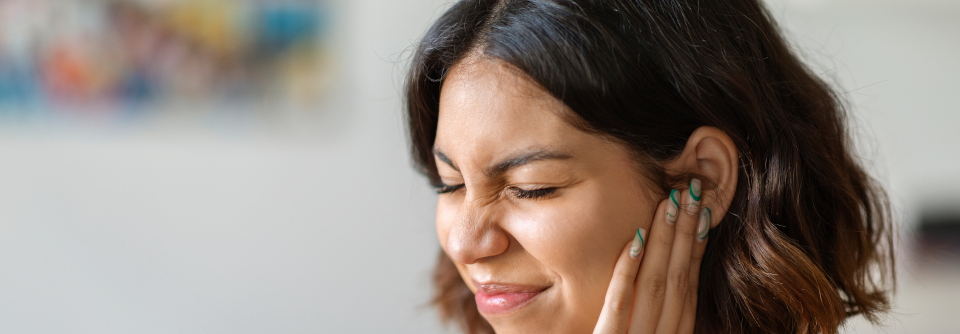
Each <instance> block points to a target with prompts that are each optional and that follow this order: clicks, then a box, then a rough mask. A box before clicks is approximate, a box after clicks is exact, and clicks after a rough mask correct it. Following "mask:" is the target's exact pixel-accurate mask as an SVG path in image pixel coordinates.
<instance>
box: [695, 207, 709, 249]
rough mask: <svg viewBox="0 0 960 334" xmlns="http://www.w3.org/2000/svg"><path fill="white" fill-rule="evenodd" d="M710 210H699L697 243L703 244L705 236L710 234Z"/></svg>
mask: <svg viewBox="0 0 960 334" xmlns="http://www.w3.org/2000/svg"><path fill="white" fill-rule="evenodd" d="M710 218H711V214H710V208H703V210H700V224H699V225H698V226H697V241H698V242H703V240H704V239H706V238H707V234H710V232H709V231H710Z"/></svg>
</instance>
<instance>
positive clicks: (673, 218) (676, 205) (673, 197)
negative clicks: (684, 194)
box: [667, 189, 680, 224]
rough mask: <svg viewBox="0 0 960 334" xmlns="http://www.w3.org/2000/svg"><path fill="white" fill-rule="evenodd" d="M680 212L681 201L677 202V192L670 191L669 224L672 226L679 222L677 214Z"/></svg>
mask: <svg viewBox="0 0 960 334" xmlns="http://www.w3.org/2000/svg"><path fill="white" fill-rule="evenodd" d="M679 212H680V201H679V200H677V190H676V189H672V190H670V203H667V222H668V223H670V224H673V223H676V222H677V213H679Z"/></svg>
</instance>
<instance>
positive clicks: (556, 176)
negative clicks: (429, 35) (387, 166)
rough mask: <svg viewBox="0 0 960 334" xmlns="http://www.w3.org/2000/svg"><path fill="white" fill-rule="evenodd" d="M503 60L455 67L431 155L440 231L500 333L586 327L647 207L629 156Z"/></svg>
mask: <svg viewBox="0 0 960 334" xmlns="http://www.w3.org/2000/svg"><path fill="white" fill-rule="evenodd" d="M569 113H570V111H569V110H568V108H567V107H566V106H565V105H563V103H561V102H560V101H559V100H557V99H555V98H553V97H552V96H551V95H550V94H549V93H547V92H546V91H545V90H543V89H542V88H540V87H539V86H538V85H536V84H534V83H532V82H531V81H529V80H527V79H525V78H524V77H522V76H520V75H518V74H517V72H516V71H515V70H514V69H513V68H511V67H509V66H508V65H506V64H504V63H503V62H501V61H497V60H493V59H489V58H485V57H482V56H480V57H473V58H468V59H467V60H464V61H461V62H460V64H458V65H457V66H454V67H453V69H452V70H451V71H450V72H449V74H448V76H447V77H446V79H445V81H444V84H443V88H442V92H441V94H440V118H439V123H438V128H437V137H436V143H435V146H434V153H435V157H436V161H437V168H438V169H439V172H440V176H441V179H442V181H443V183H444V185H445V186H444V187H443V188H442V189H441V191H440V192H441V194H440V196H439V200H438V203H437V235H438V237H439V238H440V244H441V246H442V247H443V249H444V250H445V251H446V252H447V254H448V255H449V256H450V258H451V259H452V260H453V261H454V263H455V264H456V266H457V269H458V270H459V271H460V275H461V277H463V280H464V281H465V282H466V283H467V285H468V286H469V287H470V289H471V290H472V291H473V292H474V293H475V294H476V300H477V305H478V308H479V309H480V311H481V313H482V314H483V316H484V318H486V319H487V320H488V321H489V322H490V323H491V325H493V327H494V329H495V330H496V331H497V333H586V332H590V331H592V329H593V326H594V324H596V321H597V318H598V317H599V315H600V309H601V307H602V306H603V298H604V293H605V292H606V289H607V286H608V284H609V282H610V279H611V277H612V275H613V268H614V264H615V263H616V260H617V257H618V256H619V254H620V253H621V251H622V250H623V248H624V246H625V245H627V243H628V242H630V241H631V240H632V238H633V234H634V232H635V231H636V229H637V228H645V229H649V228H650V226H649V225H650V222H651V221H652V217H653V214H654V210H655V209H656V208H655V205H656V201H655V199H654V196H655V195H654V194H655V192H654V191H652V189H653V188H652V187H653V185H652V183H651V182H650V181H648V180H647V179H646V178H644V177H642V176H641V174H640V172H639V171H638V169H637V167H636V164H634V163H633V161H632V160H631V157H630V154H629V153H628V152H627V150H626V149H625V148H624V147H623V146H622V145H621V144H618V143H617V142H616V141H613V140H609V139H606V138H604V137H602V136H599V135H595V134H589V133H586V132H583V131H580V130H578V129H576V128H575V127H573V126H572V125H570V124H569V123H568V122H566V121H565V120H564V117H563V116H562V115H565V114H569Z"/></svg>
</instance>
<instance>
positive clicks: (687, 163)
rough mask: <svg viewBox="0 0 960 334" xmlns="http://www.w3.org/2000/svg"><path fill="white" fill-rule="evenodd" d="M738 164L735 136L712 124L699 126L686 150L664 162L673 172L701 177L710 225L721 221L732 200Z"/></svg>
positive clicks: (714, 225)
mask: <svg viewBox="0 0 960 334" xmlns="http://www.w3.org/2000/svg"><path fill="white" fill-rule="evenodd" d="M739 166H740V159H739V154H738V152H737V147H736V144H734V142H733V139H731V138H730V136H728V135H727V134H726V133H725V132H723V131H722V130H720V129H717V128H715V127H711V126H702V127H699V128H697V129H696V130H695V131H694V132H693V134H691V135H690V138H689V139H687V145H686V146H685V147H684V149H683V152H681V153H680V155H678V156H677V157H676V158H675V159H673V160H671V161H669V162H668V163H667V164H666V165H665V167H666V168H667V172H668V173H670V174H673V175H694V176H697V177H700V178H701V182H703V195H702V196H703V197H704V199H703V201H702V202H701V203H703V204H702V205H703V207H705V208H709V210H710V212H711V215H710V216H711V219H710V227H711V228H713V227H716V226H717V224H719V223H720V220H722V218H723V216H724V215H726V212H727V209H728V208H729V207H730V204H731V202H732V201H733V195H734V192H735V191H736V189H737V176H738V173H739ZM687 181H689V180H687Z"/></svg>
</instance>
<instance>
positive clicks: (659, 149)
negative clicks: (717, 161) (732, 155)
mask: <svg viewBox="0 0 960 334" xmlns="http://www.w3.org/2000/svg"><path fill="white" fill-rule="evenodd" d="M471 54H482V55H483V56H486V57H491V58H494V59H498V60H500V61H503V62H505V63H506V64H509V65H510V66H512V67H514V68H515V69H517V70H519V71H520V72H521V73H523V74H524V75H526V76H527V77H528V78H529V79H531V80H533V81H534V82H536V83H537V84H539V85H540V86H541V87H542V88H543V89H545V90H546V91H548V92H549V93H551V94H552V95H553V96H554V97H556V98H557V99H559V100H560V101H562V102H563V103H564V104H566V105H567V106H568V107H569V108H570V110H572V111H573V113H575V114H576V118H577V122H580V123H583V124H585V125H586V126H587V127H588V128H589V129H590V130H591V131H596V132H597V133H599V134H603V135H606V136H611V137H614V138H616V139H617V140H619V141H620V142H622V143H624V144H625V145H626V146H627V147H629V148H630V149H632V150H633V151H634V152H635V153H636V154H637V156H638V157H644V158H643V159H645V160H649V161H645V163H644V164H643V166H644V167H643V168H644V169H646V170H645V174H647V175H655V176H656V175H660V176H666V175H670V173H669V171H666V170H665V169H664V167H663V166H662V164H661V162H663V161H667V160H669V159H671V158H673V157H675V156H676V155H677V154H679V153H680V152H681V150H682V149H683V148H684V146H685V144H686V141H687V139H688V137H689V136H690V134H691V133H692V132H693V131H694V130H695V129H696V128H698V127H700V126H713V127H716V128H719V129H721V130H723V131H724V132H726V133H727V135H729V136H730V137H731V138H732V139H733V141H734V143H735V144H736V146H737V149H738V150H739V154H740V166H739V179H738V184H737V187H736V193H735V194H733V201H732V204H731V206H730V208H729V210H728V214H727V215H726V216H725V217H724V218H723V221H722V222H721V223H720V224H719V225H718V227H717V228H715V229H714V230H712V231H711V232H710V242H709V243H708V246H707V250H706V254H705V258H704V260H703V264H702V268H701V271H700V287H699V292H698V294H699V295H698V296H699V297H698V298H699V299H698V300H699V302H698V305H697V308H698V309H697V319H696V332H697V333H769V332H773V333H835V332H837V329H838V327H839V326H840V325H841V324H842V323H843V322H844V320H846V319H847V318H848V317H850V316H853V315H858V314H860V315H864V316H866V317H867V318H868V319H870V320H871V321H874V322H876V321H877V317H878V316H879V315H880V314H881V313H882V312H884V311H886V310H887V309H888V307H889V304H888V295H887V293H888V292H887V290H886V288H887V287H888V286H890V284H891V283H892V280H893V277H894V276H893V255H892V252H893V250H892V241H891V238H892V237H891V235H892V234H891V227H890V214H889V205H888V204H887V202H886V197H885V193H884V192H883V190H882V189H880V188H879V187H878V186H877V185H876V183H875V181H873V180H872V179H871V178H870V177H869V176H868V175H867V174H866V173H865V172H864V170H863V168H862V167H861V166H860V165H859V162H858V161H857V160H856V159H855V158H854V156H853V155H852V148H851V146H850V145H851V144H850V139H849V135H848V133H847V132H846V127H845V122H846V118H845V117H846V114H845V112H844V109H843V103H842V102H841V101H840V99H839V98H838V96H837V94H836V93H835V92H834V91H833V90H831V89H830V87H828V85H826V84H825V83H824V82H823V81H822V80H821V79H819V78H818V77H817V76H816V75H814V73H812V72H811V71H810V70H809V69H808V68H806V67H805V66H804V65H803V64H802V63H801V62H800V61H799V59H798V58H797V57H796V56H794V55H793V54H792V53H791V51H790V47H789V46H788V45H787V44H786V42H785V41H784V39H783V37H782V36H781V34H780V31H779V28H778V27H777V26H776V25H775V24H774V22H773V21H772V20H771V18H770V14H769V13H768V12H767V11H766V10H765V9H764V8H763V6H762V5H761V4H760V2H759V1H758V0H725V1H695V0H579V1H578V0H463V1H458V2H456V3H455V4H454V5H453V6H452V7H451V8H450V9H449V10H448V11H447V12H446V13H445V14H443V15H442V16H441V17H440V18H439V19H438V20H437V22H436V23H435V24H434V25H433V26H432V27H431V28H430V29H429V31H428V32H427V33H426V35H425V36H424V38H423V39H422V40H421V41H420V43H419V45H418V47H417V49H416V53H415V54H414V57H413V62H412V64H411V68H410V71H409V77H408V78H407V87H406V103H407V105H406V107H407V112H408V115H407V117H408V119H407V120H408V122H409V133H410V136H411V141H412V154H413V158H414V161H415V163H416V166H417V167H418V168H419V170H420V171H421V172H423V173H424V174H425V175H426V176H428V177H429V179H430V182H431V183H432V184H433V185H435V186H439V184H440V180H439V176H438V174H437V169H436V165H435V162H434V157H433V154H432V147H433V144H434V139H435V136H436V131H437V117H438V114H439V96H440V88H441V86H442V85H443V81H444V77H445V75H446V74H447V72H448V71H449V70H450V68H451V67H452V66H453V65H454V64H456V63H457V62H458V61H460V60H462V59H463V58H464V57H467V56H468V55H471ZM659 178H660V180H656V179H655V180H653V181H654V182H658V183H659V184H661V185H662V186H663V187H664V189H663V192H664V193H666V191H667V187H669V186H670V184H669V183H670V181H668V180H666V178H665V177H659ZM434 283H435V288H436V295H435V299H434V303H435V305H436V306H437V307H438V308H439V310H440V314H441V316H442V317H443V318H444V319H445V320H447V321H455V322H458V323H459V324H460V325H461V326H462V328H463V329H464V330H465V331H466V332H468V333H491V332H492V329H491V328H490V325H489V324H487V322H486V321H485V320H484V319H483V318H482V317H481V316H480V314H479V313H478V312H477V307H476V304H475V302H474V300H473V294H472V293H471V292H470V290H469V289H468V288H467V286H466V284H465V283H464V282H463V280H462V279H461V278H460V276H459V274H458V273H457V270H456V268H455V267H454V265H453V263H452V262H451V260H450V259H449V258H448V257H447V256H446V255H445V254H443V252H442V251H441V254H440V259H439V262H438V265H437V268H436V271H435V273H434Z"/></svg>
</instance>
